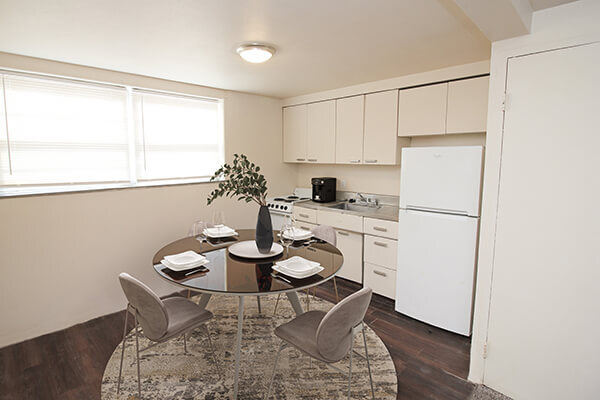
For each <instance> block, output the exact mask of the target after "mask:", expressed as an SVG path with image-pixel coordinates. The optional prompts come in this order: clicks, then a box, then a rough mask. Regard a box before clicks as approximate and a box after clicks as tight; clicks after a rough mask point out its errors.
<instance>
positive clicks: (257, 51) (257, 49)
mask: <svg viewBox="0 0 600 400" xmlns="http://www.w3.org/2000/svg"><path fill="white" fill-rule="evenodd" d="M237 53H238V54H239V55H240V57H242V58H243V59H244V60H246V61H248V62H251V63H254V64H258V63H263V62H265V61H267V60H268V59H270V58H271V57H273V54H275V49H274V48H273V47H271V46H267V45H264V44H260V43H246V44H243V45H241V46H240V47H238V49H237Z"/></svg>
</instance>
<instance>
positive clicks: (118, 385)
mask: <svg viewBox="0 0 600 400" xmlns="http://www.w3.org/2000/svg"><path fill="white" fill-rule="evenodd" d="M128 318H129V304H127V308H126V309H125V326H124V327H123V346H122V348H121V364H120V365H119V379H118V381H117V394H119V391H120V390H121V374H122V372H123V356H124V355H125V341H126V340H127V319H128Z"/></svg>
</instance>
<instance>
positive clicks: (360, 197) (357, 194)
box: [354, 192, 368, 203]
mask: <svg viewBox="0 0 600 400" xmlns="http://www.w3.org/2000/svg"><path fill="white" fill-rule="evenodd" d="M354 197H355V198H356V197H358V199H359V200H360V201H362V202H363V203H366V202H368V200H367V198H366V197H365V196H363V195H362V194H360V193H359V192H356V196H354Z"/></svg>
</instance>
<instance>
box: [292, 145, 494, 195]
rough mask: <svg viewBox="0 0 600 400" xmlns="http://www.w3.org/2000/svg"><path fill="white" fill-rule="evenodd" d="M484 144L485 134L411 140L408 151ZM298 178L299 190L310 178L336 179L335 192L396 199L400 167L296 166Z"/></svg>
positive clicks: (398, 190) (305, 185)
mask: <svg viewBox="0 0 600 400" xmlns="http://www.w3.org/2000/svg"><path fill="white" fill-rule="evenodd" d="M484 144H485V133H469V134H462V135H443V136H421V137H414V138H412V139H411V142H410V146H411V147H420V146H468V145H484ZM297 176H298V178H297V181H296V184H297V186H299V187H310V179H311V178H312V177H318V176H333V177H336V178H337V189H338V190H344V191H350V192H363V193H377V194H386V195H391V196H398V195H399V193H400V166H399V165H390V166H385V165H335V164H321V165H315V164H299V165H298V175H297ZM344 184H345V185H344Z"/></svg>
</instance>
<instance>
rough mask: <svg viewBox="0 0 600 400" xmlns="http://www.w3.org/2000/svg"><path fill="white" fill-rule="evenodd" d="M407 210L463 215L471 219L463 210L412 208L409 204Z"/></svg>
mask: <svg viewBox="0 0 600 400" xmlns="http://www.w3.org/2000/svg"><path fill="white" fill-rule="evenodd" d="M406 210H408V211H427V212H434V213H440V214H451V215H462V216H465V217H469V213H468V212H467V211H463V210H447V209H444V208H432V207H423V206H411V205H408V204H407V205H406Z"/></svg>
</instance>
